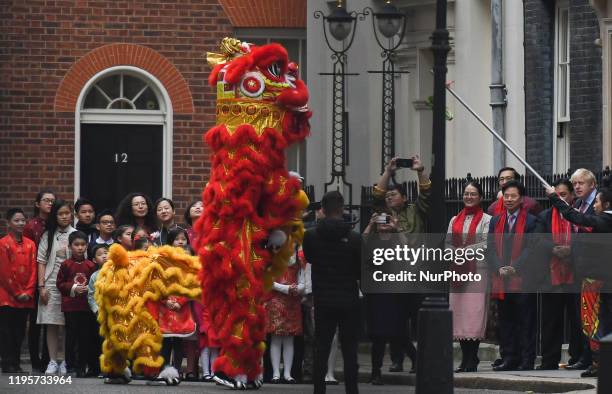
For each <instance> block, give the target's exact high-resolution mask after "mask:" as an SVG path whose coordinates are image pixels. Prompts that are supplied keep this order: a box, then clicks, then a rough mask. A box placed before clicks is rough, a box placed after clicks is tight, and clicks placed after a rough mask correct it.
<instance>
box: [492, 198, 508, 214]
mask: <svg viewBox="0 0 612 394" xmlns="http://www.w3.org/2000/svg"><path fill="white" fill-rule="evenodd" d="M505 211H506V209H505V208H504V196H500V197H499V198H498V199H497V205H496V206H495V211H494V212H493V216H499V215H501V214H502V213H505Z"/></svg>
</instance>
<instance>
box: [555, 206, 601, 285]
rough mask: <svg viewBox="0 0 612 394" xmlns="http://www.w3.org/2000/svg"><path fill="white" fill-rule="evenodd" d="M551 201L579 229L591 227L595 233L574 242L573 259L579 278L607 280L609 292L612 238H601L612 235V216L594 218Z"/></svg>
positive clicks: (594, 215) (575, 237) (585, 235)
mask: <svg viewBox="0 0 612 394" xmlns="http://www.w3.org/2000/svg"><path fill="white" fill-rule="evenodd" d="M548 198H549V199H550V201H551V202H552V204H553V206H554V207H556V208H557V209H558V210H559V212H561V214H562V215H563V217H564V218H565V219H567V220H568V221H570V222H572V223H574V224H577V225H579V226H585V227H591V228H592V232H593V233H594V234H589V233H582V234H580V235H576V236H574V237H573V238H572V239H573V241H572V255H573V257H574V266H575V270H576V273H577V274H578V276H579V277H583V278H593V279H599V280H603V281H604V282H606V284H605V285H604V286H605V287H606V289H609V288H611V287H612V269H611V268H610V263H609V256H611V255H612V242H610V241H611V237H612V236H607V235H601V234H606V233H612V212H610V211H606V212H603V213H601V214H596V213H592V214H591V213H588V212H589V211H588V210H587V212H585V213H581V212H579V211H577V210H575V209H574V208H572V207H570V206H569V205H567V204H566V203H565V202H564V201H563V200H561V199H560V198H559V197H558V196H557V195H552V196H549V197H548ZM589 209H590V208H589Z"/></svg>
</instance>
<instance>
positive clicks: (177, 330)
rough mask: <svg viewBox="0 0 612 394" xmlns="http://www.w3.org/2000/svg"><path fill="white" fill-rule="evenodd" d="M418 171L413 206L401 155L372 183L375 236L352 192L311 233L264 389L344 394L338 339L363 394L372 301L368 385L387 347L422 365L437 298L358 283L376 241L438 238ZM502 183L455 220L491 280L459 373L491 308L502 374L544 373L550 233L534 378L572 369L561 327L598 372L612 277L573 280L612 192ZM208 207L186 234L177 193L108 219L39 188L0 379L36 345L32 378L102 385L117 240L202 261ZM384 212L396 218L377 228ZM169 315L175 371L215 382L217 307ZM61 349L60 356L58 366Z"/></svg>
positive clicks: (286, 285)
mask: <svg viewBox="0 0 612 394" xmlns="http://www.w3.org/2000/svg"><path fill="white" fill-rule="evenodd" d="M411 169H412V170H414V171H415V172H416V174H417V177H418V188H419V194H418V198H417V199H416V201H414V202H410V201H408V199H407V194H406V190H405V186H403V185H401V184H397V183H395V182H394V179H395V176H394V175H395V172H396V171H397V170H398V167H397V163H396V159H393V160H391V162H390V163H389V164H388V165H387V167H386V169H385V171H384V173H383V175H382V177H381V178H380V180H379V181H378V182H377V184H376V185H375V187H374V198H375V200H376V201H375V204H374V206H375V213H374V214H373V215H372V217H371V218H370V221H369V223H368V225H367V227H366V228H365V230H364V232H363V234H359V233H358V232H356V231H355V230H354V229H353V227H354V223H352V222H351V221H347V220H346V217H345V214H344V213H345V206H344V200H343V196H342V195H341V194H340V193H339V192H337V191H334V192H328V193H326V194H325V195H324V196H323V198H322V200H321V209H319V210H317V212H316V219H315V220H312V221H311V222H310V223H307V228H308V231H307V232H306V234H305V237H304V242H303V246H302V247H299V248H297V249H296V251H295V254H294V255H293V256H292V257H291V259H290V261H289V264H288V269H287V270H286V272H285V273H284V274H283V275H282V276H281V277H279V278H277V279H276V282H274V284H273V287H272V289H271V291H270V292H269V293H268V295H267V296H266V299H265V300H264V302H265V306H266V312H267V315H268V318H267V324H266V331H267V333H268V340H267V345H268V346H267V349H268V350H267V353H266V357H265V360H264V366H265V380H267V381H268V382H270V383H287V384H291V383H296V381H308V380H310V379H312V380H313V381H314V386H315V392H316V393H324V392H325V386H326V385H327V384H337V381H336V379H335V378H334V372H333V371H334V366H335V354H336V348H337V347H338V342H339V344H340V348H341V351H342V353H343V360H344V377H345V386H346V392H347V393H357V391H358V389H357V375H358V369H359V366H358V362H357V343H358V340H359V338H360V330H361V327H362V320H361V305H362V303H365V311H366V316H365V320H366V327H367V333H368V336H369V338H370V340H371V343H372V345H371V359H372V360H371V361H372V370H371V379H370V383H372V384H374V385H379V384H383V383H384V382H383V378H382V373H381V369H382V365H383V358H384V354H385V348H386V346H387V344H389V349H390V356H391V362H392V364H391V367H390V369H389V370H390V371H391V372H399V371H403V368H404V366H403V364H404V358H405V357H408V358H410V360H411V370H412V371H414V370H415V365H416V347H415V344H414V343H415V339H416V335H414V333H415V330H414V328H415V327H416V319H417V315H418V310H419V307H420V305H421V302H422V301H423V298H424V296H423V295H420V294H366V295H365V297H364V295H363V294H362V293H361V292H360V288H359V280H360V275H361V271H360V270H361V259H362V255H361V246H362V243H363V242H365V241H367V240H368V239H369V237H372V236H374V235H375V234H377V235H378V236H380V235H384V234H388V233H404V234H411V233H415V234H416V233H424V232H425V231H426V223H427V220H428V215H429V212H430V210H431V209H432V207H431V204H430V196H431V181H430V180H429V177H428V176H427V174H426V172H425V171H424V167H423V165H422V164H421V161H420V160H419V158H418V156H417V157H413V158H412V167H411ZM498 180H499V186H500V191H499V195H498V199H497V200H496V201H495V202H494V203H493V204H491V205H490V206H489V208H488V210H487V212H484V210H483V208H482V206H481V203H482V200H483V192H482V188H481V186H480V185H479V184H478V183H476V182H468V183H467V184H466V185H464V189H463V203H464V208H463V209H462V210H461V211H460V212H458V213H457V214H456V215H455V216H453V218H452V219H451V221H450V223H449V225H448V231H447V234H448V236H447V240H446V242H447V244H448V245H449V246H451V247H454V248H486V250H487V258H486V261H483V262H480V261H469V262H468V263H467V264H465V265H463V266H462V267H461V269H462V270H467V271H469V272H478V273H481V274H482V276H483V277H485V278H486V282H487V283H486V284H485V286H484V288H483V287H482V283H480V284H478V285H477V284H474V283H468V284H465V285H463V286H466V287H465V288H463V289H462V291H451V292H450V293H449V295H448V298H449V304H450V308H451V310H452V312H453V337H454V339H455V340H456V341H458V342H459V344H460V347H461V351H462V361H461V363H460V365H459V366H458V367H457V369H456V370H455V372H457V373H460V372H474V371H476V370H477V368H478V364H479V359H478V348H479V343H480V341H482V340H484V339H485V333H486V326H487V322H488V320H490V319H489V316H488V315H489V310H490V308H491V305H492V304H495V305H496V307H497V311H498V315H499V316H498V319H497V320H498V321H497V322H496V324H497V326H498V327H497V328H498V330H497V338H496V340H497V341H498V343H499V353H500V357H499V359H498V360H496V361H495V362H494V363H493V369H494V370H495V371H511V370H530V369H534V367H535V365H534V364H535V359H536V327H535V322H536V295H535V294H534V293H528V292H521V291H520V290H521V286H522V281H521V279H522V278H521V274H522V273H523V272H524V268H525V265H526V261H527V258H526V255H527V250H528V249H529V247H530V246H529V243H528V242H527V241H526V240H525V238H524V237H523V234H529V233H546V234H550V237H549V238H547V239H548V240H549V243H548V244H545V245H544V248H545V250H546V251H547V254H546V255H545V257H544V259H545V264H544V266H545V267H546V269H545V271H546V275H547V276H546V281H547V283H548V285H549V286H548V288H547V291H546V292H543V293H542V316H543V318H542V333H541V338H542V362H541V364H540V365H538V366H537V369H541V370H550V369H558V368H559V365H560V361H561V346H562V342H563V330H562V329H561V326H562V324H563V319H564V316H567V319H568V320H569V322H570V333H569V334H570V335H569V337H570V348H569V354H570V357H571V358H570V360H569V362H568V364H567V365H565V368H566V369H575V370H576V369H585V371H584V372H583V374H582V375H583V376H596V375H597V365H598V364H597V363H598V347H599V339H600V338H601V337H603V336H604V335H605V334H607V333H610V332H612V325H611V322H610V318H611V317H612V309H611V306H610V305H611V304H612V302H611V301H612V300H611V299H610V297H609V296H608V295H607V293H606V292H605V291H601V289H602V288H603V289H605V286H606V284H605V283H604V282H602V281H601V280H598V278H590V277H584V276H583V275H580V273H579V272H578V271H577V270H576V269H575V267H576V266H577V265H579V262H580V260H581V258H582V254H581V251H580V250H576V249H577V247H576V246H575V245H574V244H573V243H572V236H573V235H574V234H577V233H588V232H594V233H608V232H611V231H612V211H611V210H610V209H611V208H610V204H611V203H612V191H611V190H609V189H607V188H599V189H598V188H597V182H596V179H595V176H594V175H593V173H592V172H591V171H589V170H586V169H579V170H577V171H576V172H575V173H574V174H573V175H572V177H571V178H570V179H561V180H559V181H557V182H555V184H554V185H553V187H551V188H549V189H547V190H546V192H547V195H548V196H549V198H550V200H551V204H552V207H551V208H550V209H547V210H545V211H542V209H541V207H540V206H539V205H538V203H537V202H536V201H535V200H534V199H532V198H530V197H528V196H526V195H525V188H524V186H523V185H522V184H521V183H520V181H519V180H520V177H519V174H518V173H517V172H516V170H514V169H513V168H509V167H507V168H503V169H502V170H500V171H499V174H498ZM202 212H203V205H202V201H194V202H192V203H191V204H190V205H189V206H188V207H187V209H186V210H185V214H184V218H183V223H182V224H178V223H177V220H176V212H175V206H174V203H173V201H172V200H170V199H168V198H160V199H158V200H157V201H155V203H153V202H152V201H151V200H150V199H149V197H148V196H146V195H144V194H142V193H131V194H129V195H127V196H125V198H123V199H122V200H121V202H120V203H119V205H118V206H117V209H116V210H115V211H111V210H103V211H100V212H97V211H96V207H95V206H94V204H93V203H92V202H91V201H89V200H87V199H86V198H80V199H78V200H77V201H76V202H75V203H74V205H73V204H71V203H70V202H68V201H64V200H60V199H58V198H57V197H56V195H55V193H53V192H52V191H50V190H43V191H41V192H40V193H38V195H37V196H36V198H35V200H34V217H32V218H30V219H29V220H27V218H26V214H25V213H24V210H23V209H21V208H11V209H9V210H8V212H7V214H6V220H7V222H8V235H6V236H5V237H3V238H2V239H1V240H0V331H1V333H0V335H1V336H2V340H1V341H0V351H1V352H0V357H1V367H2V371H3V372H5V373H18V372H23V371H22V368H21V364H20V357H21V345H22V343H23V340H24V338H25V336H26V334H27V343H28V347H29V353H30V360H31V363H32V370H33V371H40V372H44V373H45V374H50V375H53V374H71V373H73V374H75V375H76V376H77V377H93V376H99V375H100V369H99V361H98V359H99V355H100V347H101V338H100V337H99V335H98V323H97V319H96V314H97V312H98V306H97V305H96V301H95V298H94V292H95V282H96V278H97V275H98V270H99V269H100V268H101V267H102V266H103V264H104V263H105V261H106V257H107V252H108V248H109V247H110V245H112V244H113V243H117V244H120V245H121V246H122V247H123V248H125V249H126V250H137V249H147V248H148V247H150V246H151V245H172V246H175V247H181V248H184V249H185V250H187V251H188V252H189V253H192V254H193V253H194V251H193V250H192V249H191V246H190V245H192V244H193V241H194V240H195V239H196V237H197V236H198V234H196V233H195V232H194V230H193V228H192V225H193V223H194V222H195V221H196V220H197V219H198V218H199V217H200V216H201V215H202ZM381 216H383V217H388V218H389V219H388V220H379V219H380V218H381ZM540 247H541V245H540ZM464 272H465V271H464ZM453 286H461V285H460V284H453ZM470 286H481V287H480V288H478V289H475V288H474V289H472V288H470ZM157 307H158V308H160V310H163V313H159V314H158V316H159V321H158V323H159V326H160V329H161V332H162V334H163V337H164V339H163V346H162V351H161V354H162V356H163V358H164V360H165V363H166V364H167V365H172V366H174V367H175V368H176V369H177V370H179V371H181V372H182V374H181V376H182V378H183V379H184V380H186V381H212V377H213V375H214V373H215V371H214V367H213V365H214V361H215V358H216V357H217V356H218V355H219V352H220V351H222V347H223V344H222V343H219V341H218V340H217V338H216V335H215V329H214V327H212V325H211V319H210V316H209V315H208V312H207V308H206V305H203V304H202V303H201V302H199V301H197V300H196V301H194V300H188V299H186V298H182V297H168V298H167V299H163V300H160V301H159V305H157ZM594 322H598V324H593V323H594ZM62 338H63V340H60V339H62ZM62 349H63V351H62ZM61 354H63V355H64V357H63V358H64V359H63V360H59V357H60V355H61ZM185 359H186V363H185V365H186V366H185V368H183V365H184V360H185ZM281 360H282V363H281ZM281 364H282V368H281Z"/></svg>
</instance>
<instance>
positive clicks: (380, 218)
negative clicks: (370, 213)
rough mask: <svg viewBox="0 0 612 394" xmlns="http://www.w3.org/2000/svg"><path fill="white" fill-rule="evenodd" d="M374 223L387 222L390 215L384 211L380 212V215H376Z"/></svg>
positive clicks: (389, 220)
mask: <svg viewBox="0 0 612 394" xmlns="http://www.w3.org/2000/svg"><path fill="white" fill-rule="evenodd" d="M376 223H377V224H389V223H391V216H389V215H387V214H386V213H381V214H380V215H378V216H377V217H376Z"/></svg>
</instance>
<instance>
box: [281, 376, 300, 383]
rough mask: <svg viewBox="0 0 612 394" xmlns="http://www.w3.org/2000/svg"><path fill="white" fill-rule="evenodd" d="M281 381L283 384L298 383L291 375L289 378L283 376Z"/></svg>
mask: <svg viewBox="0 0 612 394" xmlns="http://www.w3.org/2000/svg"><path fill="white" fill-rule="evenodd" d="M281 383H282V384H296V383H297V382H296V381H295V379H293V378H292V377H289V378H282V380H281Z"/></svg>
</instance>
